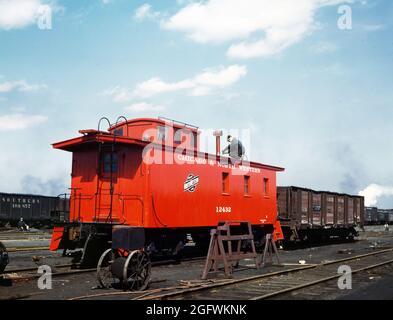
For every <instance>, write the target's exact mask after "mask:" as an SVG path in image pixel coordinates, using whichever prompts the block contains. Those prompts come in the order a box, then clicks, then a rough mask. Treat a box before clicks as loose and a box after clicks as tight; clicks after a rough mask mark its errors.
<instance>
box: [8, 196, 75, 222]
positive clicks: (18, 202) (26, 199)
mask: <svg viewBox="0 0 393 320" xmlns="http://www.w3.org/2000/svg"><path fill="white" fill-rule="evenodd" d="M68 207H69V204H68V200H67V199H63V198H61V197H47V196H41V195H31V194H15V193H0V223H1V224H6V223H10V224H11V225H16V223H17V222H18V221H19V220H20V218H23V220H24V221H25V222H26V223H27V224H31V225H40V224H50V223H53V222H60V221H65V220H67V219H68V211H69V209H68Z"/></svg>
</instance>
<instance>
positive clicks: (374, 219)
mask: <svg viewBox="0 0 393 320" xmlns="http://www.w3.org/2000/svg"><path fill="white" fill-rule="evenodd" d="M378 221H379V215H378V208H376V207H366V208H365V210H364V224H365V225H367V226H370V225H377V224H379V222H378Z"/></svg>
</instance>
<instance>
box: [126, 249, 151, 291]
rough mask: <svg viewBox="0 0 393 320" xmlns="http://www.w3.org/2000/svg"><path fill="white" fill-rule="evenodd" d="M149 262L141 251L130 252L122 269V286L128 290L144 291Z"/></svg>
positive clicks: (148, 277)
mask: <svg viewBox="0 0 393 320" xmlns="http://www.w3.org/2000/svg"><path fill="white" fill-rule="evenodd" d="M150 273H151V262H150V257H149V255H148V254H147V253H146V252H145V251H142V250H135V251H132V252H130V254H129V255H128V257H127V260H126V262H125V264H124V269H123V284H124V286H125V287H126V288H127V289H129V290H139V291H142V290H145V289H146V288H147V286H148V285H149V281H150Z"/></svg>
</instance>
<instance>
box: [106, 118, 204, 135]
mask: <svg viewBox="0 0 393 320" xmlns="http://www.w3.org/2000/svg"><path fill="white" fill-rule="evenodd" d="M138 123H156V124H160V125H168V124H170V125H172V126H173V127H174V128H176V129H188V130H190V131H193V132H198V129H199V128H198V127H196V126H194V125H191V124H188V123H185V122H180V121H176V120H172V119H167V118H156V119H154V118H135V119H129V120H127V121H123V122H120V123H118V124H115V125H112V126H111V127H110V128H109V131H113V130H116V129H117V128H120V127H123V126H124V125H127V126H132V125H135V124H138Z"/></svg>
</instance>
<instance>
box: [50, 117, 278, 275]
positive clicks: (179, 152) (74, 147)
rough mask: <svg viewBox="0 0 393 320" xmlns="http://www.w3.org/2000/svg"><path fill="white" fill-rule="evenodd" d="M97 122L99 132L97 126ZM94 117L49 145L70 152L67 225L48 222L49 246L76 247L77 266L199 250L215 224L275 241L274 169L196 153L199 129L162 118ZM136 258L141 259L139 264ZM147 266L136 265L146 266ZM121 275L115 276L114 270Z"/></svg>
mask: <svg viewBox="0 0 393 320" xmlns="http://www.w3.org/2000/svg"><path fill="white" fill-rule="evenodd" d="M102 121H107V122H108V125H109V129H108V131H101V130H100V126H101V125H102ZM117 122H118V123H116V124H114V125H111V124H110V123H109V120H107V119H106V118H104V119H101V121H100V123H99V126H98V130H93V129H90V130H81V131H79V132H80V134H81V136H79V137H76V138H73V139H70V140H66V141H62V142H58V143H55V144H54V145H53V147H54V148H55V149H60V150H65V151H68V152H72V154H73V159H72V174H71V176H72V179H71V198H70V221H69V223H67V224H65V225H59V226H57V227H55V229H54V232H53V237H52V242H51V250H57V249H75V248H83V255H82V261H81V263H82V264H86V265H88V264H92V263H96V261H97V260H98V259H99V257H100V255H101V254H102V253H103V252H104V250H105V249H108V250H107V254H108V255H115V257H109V258H108V257H106V256H105V254H104V255H102V256H101V259H100V262H99V265H102V264H103V260H105V261H114V262H113V266H112V273H116V274H117V275H118V277H119V278H123V279H126V278H127V271H125V270H127V268H128V270H130V264H137V262H136V261H140V264H141V263H143V261H148V259H150V257H152V256H168V255H169V256H177V255H179V254H180V253H181V252H182V251H183V250H187V249H190V248H194V249H195V247H197V248H202V249H203V250H204V253H205V254H206V252H207V247H208V243H209V240H210V230H211V229H212V228H214V227H216V226H217V224H218V223H219V222H220V221H249V222H250V223H251V224H252V226H253V232H254V236H255V240H256V243H257V244H258V243H259V244H261V245H262V243H263V239H264V236H265V235H266V234H267V233H274V236H275V238H276V239H280V238H281V237H282V234H281V229H280V226H279V224H278V222H277V207H276V173H277V172H280V171H283V170H284V169H283V168H280V167H275V166H270V165H265V164H261V163H256V162H247V163H246V162H244V161H235V160H233V159H232V160H231V159H229V158H228V157H223V156H220V152H219V150H220V149H219V139H218V140H217V143H218V146H217V149H218V152H217V154H209V153H205V152H201V151H200V150H199V140H200V139H199V137H200V130H199V129H198V128H197V127H194V126H190V125H187V124H185V123H180V122H176V121H173V120H167V119H162V118H160V119H152V118H141V119H133V120H126V119H124V118H119V119H118V121H117ZM141 261H142V262H141ZM147 264H148V263H146V265H147ZM124 272H125V273H124Z"/></svg>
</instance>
